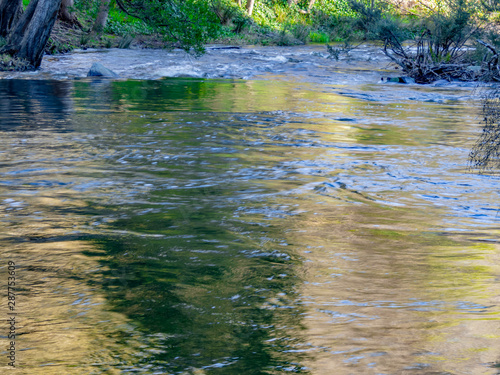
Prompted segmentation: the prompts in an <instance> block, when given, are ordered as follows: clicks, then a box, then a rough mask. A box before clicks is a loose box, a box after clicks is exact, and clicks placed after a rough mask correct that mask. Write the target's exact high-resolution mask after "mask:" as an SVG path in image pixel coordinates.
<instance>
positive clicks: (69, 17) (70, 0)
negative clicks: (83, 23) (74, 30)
mask: <svg viewBox="0 0 500 375" xmlns="http://www.w3.org/2000/svg"><path fill="white" fill-rule="evenodd" d="M74 5H75V3H74V0H62V1H61V7H60V8H59V19H60V20H61V21H65V22H68V23H71V24H73V23H75V22H76V15H75V14H74V13H73V12H72V11H71V10H72V8H73V6H74Z"/></svg>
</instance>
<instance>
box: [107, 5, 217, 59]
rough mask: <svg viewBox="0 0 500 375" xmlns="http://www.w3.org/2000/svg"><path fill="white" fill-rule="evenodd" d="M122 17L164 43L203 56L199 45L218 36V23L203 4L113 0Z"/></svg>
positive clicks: (209, 8) (213, 14)
mask: <svg viewBox="0 0 500 375" xmlns="http://www.w3.org/2000/svg"><path fill="white" fill-rule="evenodd" d="M116 4H117V5H118V6H119V7H120V9H121V10H122V11H124V12H125V13H127V14H129V15H131V16H133V17H136V18H139V19H141V20H143V21H144V22H146V23H147V24H148V25H150V26H152V27H154V28H155V29H157V30H158V31H159V32H161V33H162V34H163V35H164V38H165V41H166V42H170V43H175V44H177V46H178V47H180V48H182V49H184V50H186V51H192V52H194V54H195V55H199V54H202V53H203V52H204V47H203V44H204V43H206V41H207V40H209V39H211V38H216V37H217V36H218V35H219V28H220V22H219V19H218V18H217V16H216V14H215V13H214V12H213V10H212V8H211V1H207V0H116Z"/></svg>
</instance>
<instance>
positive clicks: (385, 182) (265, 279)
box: [0, 80, 500, 374]
mask: <svg viewBox="0 0 500 375" xmlns="http://www.w3.org/2000/svg"><path fill="white" fill-rule="evenodd" d="M23 85H25V86H27V87H25V86H23V87H24V88H22V90H25V91H30V90H34V91H33V92H45V93H46V94H45V96H43V95H41V96H40V95H39V94H37V95H32V96H27V95H25V96H24V97H22V98H20V97H18V98H17V99H16V100H14V99H12V98H13V94H12V92H14V93H15V91H16V90H21V89H20V88H17V89H13V88H12V87H11V88H9V90H10V91H9V94H8V95H7V96H5V97H1V98H0V100H3V103H4V104H5V103H7V104H5V106H7V107H8V106H9V105H11V107H12V108H14V107H15V106H17V105H19V104H21V106H23V108H28V107H29V108H34V109H35V110H32V114H30V115H28V116H26V117H24V118H22V119H21V120H22V121H20V122H21V123H23V124H26V123H28V122H30V121H34V122H32V123H35V124H37V125H36V126H35V130H36V131H35V132H33V133H29V131H30V130H29V129H28V130H25V129H24V130H23V131H24V133H23V132H21V131H19V130H17V131H18V132H13V133H8V131H7V129H5V128H3V129H2V131H3V134H2V135H3V136H4V138H5V139H6V140H8V141H6V142H5V144H6V145H12V147H11V148H9V147H4V148H3V149H2V151H3V153H2V154H0V155H2V157H3V159H2V161H3V162H4V165H5V168H6V173H5V174H4V175H2V185H1V189H2V193H4V194H5V195H6V196H8V197H10V198H11V199H14V203H16V202H18V201H23V202H24V203H23V202H21V207H25V208H23V210H24V211H23V210H19V211H17V210H18V208H16V207H18V206H15V205H14V204H10V203H9V202H3V203H2V208H4V209H5V210H7V209H9V210H10V211H6V213H7V215H5V216H4V217H3V222H4V223H6V227H7V231H8V232H9V236H10V237H9V238H8V239H6V240H5V241H4V242H3V244H4V245H5V247H9V244H10V243H11V242H16V241H17V245H16V246H15V247H14V248H15V252H12V251H11V250H9V251H6V252H5V253H2V255H3V257H4V258H7V255H8V256H12V254H15V256H16V257H17V258H18V259H19V260H20V261H21V263H23V262H24V263H25V264H27V265H29V267H27V268H26V273H25V275H26V276H25V277H26V285H28V286H29V289H30V290H29V291H23V293H24V297H25V301H26V302H25V304H26V305H25V310H24V311H25V314H26V316H27V320H32V321H34V322H35V323H37V324H38V323H41V322H40V318H39V317H40V316H44V317H47V316H49V317H51V319H52V318H53V320H52V321H54V322H55V323H54V325H53V326H51V330H49V329H47V330H44V331H37V332H38V333H37V332H35V331H26V334H25V338H23V340H25V341H23V343H25V345H24V347H30V348H35V349H30V350H31V351H26V354H25V357H24V358H26V359H25V360H26V363H28V365H27V367H26V368H27V372H26V373H29V374H37V373H40V374H51V373H54V374H59V373H62V372H61V371H63V372H64V371H65V370H67V369H68V368H71V369H75V371H80V373H92V371H93V372H94V373H105V372H110V373H113V372H114V373H119V372H120V371H125V370H127V371H139V370H141V371H143V372H146V373H154V372H155V371H156V372H167V373H173V372H182V371H190V372H192V373H197V374H199V373H203V372H206V373H214V374H215V373H217V374H219V373H220V374H226V373H227V374H234V373H237V372H241V373H244V374H253V373H255V374H259V373H282V372H283V371H284V369H285V368H286V369H287V370H289V371H295V372H300V371H302V372H306V371H310V372H312V373H315V374H324V373H331V371H332V369H335V371H336V374H349V373H371V372H372V371H373V372H375V371H376V372H378V373H381V372H386V373H403V372H405V373H406V372H407V373H419V371H420V373H422V372H421V371H427V370H429V371H440V372H445V371H452V372H456V373H460V372H463V371H464V369H470V368H473V369H474V371H483V370H484V371H485V373H487V371H489V370H491V368H490V367H488V363H492V362H493V360H495V359H496V358H497V353H498V352H499V350H498V347H499V340H498V337H497V336H494V334H493V335H492V334H491V333H490V334H489V335H488V332H492V327H494V324H495V323H496V321H495V320H496V319H497V316H498V309H497V308H496V307H495V306H496V302H497V301H496V297H495V296H498V295H500V293H498V286H497V285H496V284H497V283H496V282H495V280H494V275H495V274H496V273H498V267H496V266H494V265H495V262H496V259H497V258H498V257H497V256H496V253H497V245H496V244H495V243H494V241H493V240H494V237H495V233H497V230H496V229H494V228H493V226H492V221H491V217H490V216H491V213H490V212H487V211H486V214H485V210H486V209H489V210H491V209H492V208H491V207H496V206H495V204H496V202H495V197H494V196H493V195H492V194H491V192H492V190H493V189H492V187H491V182H490V181H488V182H487V183H485V182H484V180H481V178H480V177H477V176H472V177H467V175H466V174H464V166H463V165H462V164H460V162H458V161H457V160H461V159H460V158H461V155H462V154H463V155H464V157H465V156H466V151H465V152H464V150H466V148H467V142H468V138H467V137H469V136H470V133H468V132H470V130H469V129H470V128H471V127H472V125H473V124H474V119H471V116H470V115H469V117H467V116H466V115H465V114H466V113H467V111H469V110H470V107H467V105H462V104H461V103H454V104H449V105H446V106H440V105H438V104H436V103H418V104H415V103H414V102H404V103H401V104H398V105H394V104H387V103H377V104H376V105H374V104H373V102H370V103H367V102H365V101H363V100H359V99H354V98H349V97H345V96H342V95H340V94H335V93H333V92H329V91H328V90H326V89H325V90H323V89H322V90H321V91H318V90H314V88H312V87H310V86H308V85H302V86H296V85H291V84H285V83H282V84H276V83H269V82H257V81H255V82H228V81H200V80H166V81H161V82H160V81H154V82H148V81H143V82H139V81H126V82H123V81H120V82H110V81H98V80H97V81H76V82H74V83H64V84H61V83H47V82H44V83H37V84H35V83H30V84H27V83H24V84H23ZM37 85H38V86H37ZM44 85H45V86H48V87H44ZM21 86H22V85H21ZM40 87H42V88H41V89H40V90H39V88H40ZM61 88H62V89H63V90H61ZM37 90H38V91H37ZM47 92H48V93H50V95H49V94H47ZM57 92H59V93H61V94H60V96H61V97H60V98H58V99H57V100H54V98H52V99H50V97H51V96H53V95H52V94H53V93H57ZM69 93H72V94H69ZM14 96H15V95H14ZM26 101H27V102H28V103H26ZM12 103H14V104H12ZM51 103H52V104H51ZM54 103H55V104H54ZM27 106H28V107H27ZM52 107H54V108H59V107H64V108H63V110H61V108H59V109H58V110H57V111H56V110H51V108H52ZM40 108H42V110H40ZM12 113H13V114H15V110H13V111H12ZM51 113H52V115H53V118H54V119H56V120H57V128H56V127H52V125H51V115H50V114H51ZM13 118H14V120H13V119H9V121H10V122H11V123H15V121H16V120H15V116H13ZM2 119H3V120H5V118H2ZM345 119H349V121H345ZM459 120H460V121H459ZM8 130H9V131H12V129H11V128H9V129H8ZM29 137H31V138H29ZM25 138H27V139H29V141H30V142H31V141H32V142H33V143H32V144H30V146H31V147H29V148H28V147H22V146H19V145H20V144H21V142H22V140H23V139H25ZM35 141H36V142H35ZM7 151H9V152H7ZM464 160H465V159H464ZM54 165H55V166H56V167H54ZM44 168H45V169H44ZM30 171H31V172H30ZM464 180H465V182H463V181H464ZM457 197H460V200H458V199H457ZM457 202H458V203H457ZM461 202H467V206H466V205H464V204H462V203H461ZM11 203H12V202H11ZM9 204H10V206H9ZM488 215H490V216H488ZM478 217H479V218H481V217H483V218H484V220H485V222H484V225H483V224H481V221H478ZM479 220H480V219H479ZM478 223H479V224H478ZM450 228H452V229H450ZM71 231H75V232H76V233H74V234H73V235H72V236H69V237H67V236H66V237H64V235H65V233H66V234H67V232H71ZM485 238H486V239H487V240H490V241H491V243H492V244H491V245H485V246H483V247H481V246H480V244H481V241H483V240H485ZM32 239H35V240H32ZM9 241H10V242H9ZM28 241H30V242H28ZM478 244H479V245H478ZM11 248H13V247H10V248H9V249H11ZM56 249H57V250H58V251H56ZM68 249H72V251H71V252H69V251H68ZM81 254H85V257H81ZM45 262H50V263H51V264H57V265H61V269H63V270H64V271H65V272H60V273H58V274H56V275H55V273H56V271H54V270H53V269H52V268H47V267H46V268H43V267H42V266H43V263H45ZM33 264H36V265H37V267H36V268H35V267H33V266H32V265H33ZM63 265H64V266H63ZM38 266H39V267H38ZM40 280H43V281H42V282H43V283H44V284H43V285H44V288H43V290H42V291H40V290H39V289H36V288H35V287H34V286H35V285H38V284H37V283H39V282H40ZM54 280H57V281H54ZM27 289H28V288H27ZM43 299H45V300H50V302H51V305H52V306H58V308H54V309H51V308H49V307H48V306H47V305H46V304H43V305H41V304H40V300H43ZM87 299H88V301H89V302H87ZM80 300H82V301H83V302H81V301H80ZM28 301H30V303H29V304H28ZM77 301H80V302H77ZM41 306H43V308H42V307H41ZM44 319H45V318H44ZM29 323H30V324H31V321H30V322H29ZM56 324H57V325H56ZM35 325H36V324H35ZM54 327H63V328H61V329H56V328H54ZM62 338H64V339H65V340H67V341H66V342H64V343H62V341H61V340H62ZM47 342H48V343H49V344H47ZM35 344H36V345H35ZM56 344H57V345H56ZM64 347H68V348H70V349H68V353H64V350H63V348H64ZM78 347H80V348H81V349H78ZM89 358H92V364H90V361H89ZM51 360H53V361H54V362H56V363H55V364H50V361H51ZM41 364H43V365H47V364H50V366H49V365H47V366H44V367H43V368H42V367H40V365H41ZM51 366H54V370H51V369H50V367H51ZM303 366H307V368H308V369H303V368H302V367H303ZM190 368H191V369H190ZM200 368H203V369H200ZM48 369H49V370H48ZM61 369H64V370H61ZM450 369H451V370H450ZM49 371H52V372H49ZM69 371H71V370H69ZM200 371H201V372H200ZM75 373H76V372H75Z"/></svg>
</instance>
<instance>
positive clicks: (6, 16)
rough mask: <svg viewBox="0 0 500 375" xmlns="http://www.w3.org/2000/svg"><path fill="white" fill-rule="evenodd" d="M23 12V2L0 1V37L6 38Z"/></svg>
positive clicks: (14, 0) (20, 0)
mask: <svg viewBox="0 0 500 375" xmlns="http://www.w3.org/2000/svg"><path fill="white" fill-rule="evenodd" d="M22 12H23V0H0V36H1V37H4V38H5V37H6V36H7V35H9V32H10V30H11V29H12V27H14V25H15V24H16V22H17V21H18V20H19V18H21V14H22Z"/></svg>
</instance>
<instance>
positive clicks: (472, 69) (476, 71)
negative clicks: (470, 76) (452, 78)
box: [467, 65, 483, 74]
mask: <svg viewBox="0 0 500 375" xmlns="http://www.w3.org/2000/svg"><path fill="white" fill-rule="evenodd" d="M482 69H483V68H481V67H480V66H477V65H472V66H468V67H467V70H468V71H469V72H472V73H474V74H479V73H481V70H482Z"/></svg>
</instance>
